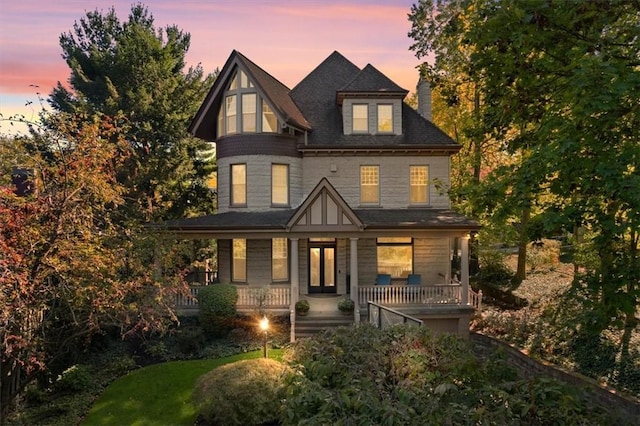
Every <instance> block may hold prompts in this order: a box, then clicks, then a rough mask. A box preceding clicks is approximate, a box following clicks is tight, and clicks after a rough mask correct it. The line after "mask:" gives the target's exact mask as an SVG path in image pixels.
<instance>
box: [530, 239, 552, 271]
mask: <svg viewBox="0 0 640 426" xmlns="http://www.w3.org/2000/svg"><path fill="white" fill-rule="evenodd" d="M559 259H560V243H559V242H558V241H554V240H544V241H540V242H534V243H531V244H529V246H528V247H527V259H526V261H527V266H528V267H529V269H530V270H531V272H535V271H536V269H540V267H543V266H546V267H552V266H553V265H556V264H557V263H558V261H559Z"/></svg>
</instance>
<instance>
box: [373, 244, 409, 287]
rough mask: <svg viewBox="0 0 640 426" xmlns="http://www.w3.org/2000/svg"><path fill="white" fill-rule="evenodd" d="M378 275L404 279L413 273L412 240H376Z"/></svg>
mask: <svg viewBox="0 0 640 426" xmlns="http://www.w3.org/2000/svg"><path fill="white" fill-rule="evenodd" d="M377 258H378V273H379V274H389V275H391V277H392V278H406V277H407V276H408V275H409V274H411V273H413V239H412V238H411V237H406V238H405V237H390V238H378V240H377Z"/></svg>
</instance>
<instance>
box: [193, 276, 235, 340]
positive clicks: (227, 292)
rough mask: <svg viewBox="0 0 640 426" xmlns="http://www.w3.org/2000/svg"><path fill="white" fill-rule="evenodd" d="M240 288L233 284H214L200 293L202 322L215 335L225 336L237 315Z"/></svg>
mask: <svg viewBox="0 0 640 426" xmlns="http://www.w3.org/2000/svg"><path fill="white" fill-rule="evenodd" d="M237 302H238V290H237V289H236V288H235V287H234V286H232V285H231V284H214V285H210V286H207V287H205V288H203V289H201V290H200V292H199V293H198V306H199V308H200V324H201V325H202V328H203V329H204V331H205V332H207V333H209V334H211V335H212V336H213V337H223V336H225V335H226V334H227V333H228V332H229V330H230V329H231V328H232V326H233V321H234V319H235V317H236V303H237Z"/></svg>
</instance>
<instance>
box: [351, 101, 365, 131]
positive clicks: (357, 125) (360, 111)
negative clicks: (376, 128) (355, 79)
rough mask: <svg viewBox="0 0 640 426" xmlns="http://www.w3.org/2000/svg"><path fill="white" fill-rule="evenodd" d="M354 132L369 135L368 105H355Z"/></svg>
mask: <svg viewBox="0 0 640 426" xmlns="http://www.w3.org/2000/svg"><path fill="white" fill-rule="evenodd" d="M352 130H353V132H354V133H356V132H357V133H367V132H368V131H369V106H368V105H367V104H353V129H352Z"/></svg>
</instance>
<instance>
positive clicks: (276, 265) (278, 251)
mask: <svg viewBox="0 0 640 426" xmlns="http://www.w3.org/2000/svg"><path fill="white" fill-rule="evenodd" d="M287 258H288V247H287V239H286V238H274V239H272V240H271V262H272V266H271V271H272V272H271V274H272V279H273V281H286V280H288V279H289V269H288V262H287Z"/></svg>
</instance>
